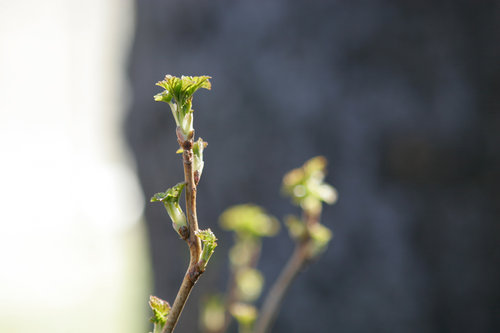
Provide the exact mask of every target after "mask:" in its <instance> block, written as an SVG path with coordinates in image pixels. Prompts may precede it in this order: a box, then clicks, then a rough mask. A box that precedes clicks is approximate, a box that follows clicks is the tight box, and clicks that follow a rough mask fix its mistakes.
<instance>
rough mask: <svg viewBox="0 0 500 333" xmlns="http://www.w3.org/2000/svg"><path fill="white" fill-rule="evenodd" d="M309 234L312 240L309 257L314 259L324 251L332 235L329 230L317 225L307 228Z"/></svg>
mask: <svg viewBox="0 0 500 333" xmlns="http://www.w3.org/2000/svg"><path fill="white" fill-rule="evenodd" d="M309 234H310V235H311V240H312V242H311V245H310V248H309V256H310V257H311V258H314V257H316V256H318V255H319V254H321V253H322V252H324V251H325V250H326V248H327V246H328V243H329V242H330V240H331V239H332V236H333V235H332V232H331V230H330V229H328V228H327V227H325V226H324V225H322V224H319V223H316V224H313V225H311V226H309Z"/></svg>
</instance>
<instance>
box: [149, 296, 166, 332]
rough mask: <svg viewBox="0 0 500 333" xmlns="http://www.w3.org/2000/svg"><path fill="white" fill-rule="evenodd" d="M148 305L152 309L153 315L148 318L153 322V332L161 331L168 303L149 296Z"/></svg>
mask: <svg viewBox="0 0 500 333" xmlns="http://www.w3.org/2000/svg"><path fill="white" fill-rule="evenodd" d="M149 306H150V307H151V310H153V317H151V319H150V320H151V322H152V323H153V324H154V333H156V332H161V330H162V329H163V327H164V326H165V323H166V322H167V317H168V313H169V312H170V304H168V302H167V301H164V300H162V299H161V298H158V297H156V296H149Z"/></svg>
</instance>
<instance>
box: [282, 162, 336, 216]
mask: <svg viewBox="0 0 500 333" xmlns="http://www.w3.org/2000/svg"><path fill="white" fill-rule="evenodd" d="M326 164H327V162H326V159H325V158H324V157H323V156H317V157H314V158H312V159H310V160H309V161H307V162H306V163H304V165H303V166H302V167H300V168H297V169H293V170H292V171H290V172H288V173H287V174H286V175H285V177H284V178H283V193H284V194H286V195H288V196H290V197H291V198H292V202H293V203H294V204H296V205H299V206H301V207H302V209H304V210H305V211H307V212H308V213H310V214H318V213H319V212H320V211H321V202H325V203H327V204H330V205H331V204H333V203H335V201H337V191H336V190H335V188H333V186H331V185H329V184H327V183H325V182H324V181H323V180H324V178H325V175H326V170H325V168H326Z"/></svg>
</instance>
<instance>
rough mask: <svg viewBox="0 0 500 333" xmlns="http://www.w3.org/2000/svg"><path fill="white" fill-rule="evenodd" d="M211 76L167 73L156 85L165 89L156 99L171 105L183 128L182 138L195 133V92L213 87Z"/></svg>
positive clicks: (176, 120)
mask: <svg viewBox="0 0 500 333" xmlns="http://www.w3.org/2000/svg"><path fill="white" fill-rule="evenodd" d="M210 78H211V77H210V76H181V77H180V78H179V77H176V76H172V75H166V76H165V79H164V80H163V81H160V82H158V83H157V84H156V85H158V86H160V87H162V88H164V89H165V90H164V91H162V92H161V93H159V94H156V95H155V96H154V99H155V101H158V102H165V103H168V104H169V105H170V108H171V110H172V114H173V116H174V119H175V123H176V125H177V127H179V128H180V129H181V134H182V138H183V139H184V140H187V139H189V138H191V137H192V133H193V109H192V99H193V94H194V93H195V92H196V91H197V90H198V89H201V88H203V89H208V90H210V89H211V87H212V86H211V83H210V80H209V79H210Z"/></svg>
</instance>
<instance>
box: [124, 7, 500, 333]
mask: <svg viewBox="0 0 500 333" xmlns="http://www.w3.org/2000/svg"><path fill="white" fill-rule="evenodd" d="M136 9H137V13H136V15H137V16H136V35H135V41H134V46H133V51H132V54H131V56H130V61H129V74H130V80H131V84H132V94H133V100H132V106H131V108H130V110H129V115H128V120H127V124H126V133H127V138H128V141H129V143H130V146H131V147H132V150H133V152H134V154H135V158H136V160H137V165H138V172H139V177H140V180H141V182H142V188H143V190H144V193H145V197H146V198H149V197H151V195H152V194H154V193H156V192H158V191H163V190H165V189H166V188H168V187H170V186H172V185H173V184H175V183H177V182H178V181H180V180H181V179H182V177H183V176H182V167H181V159H180V155H175V150H176V149H177V143H176V139H175V134H174V120H173V119H172V116H171V112H170V110H169V108H168V106H167V105H165V104H161V103H155V102H153V98H152V96H153V95H154V94H155V93H157V92H159V91H160V90H161V89H160V88H159V87H155V86H154V83H155V82H157V81H159V80H161V79H163V76H164V75H165V74H167V73H169V74H173V75H182V74H185V75H202V74H207V75H211V76H212V77H213V79H212V86H213V89H212V91H210V92H207V91H200V92H198V93H197V94H196V96H195V99H194V109H195V128H196V134H197V136H201V137H203V139H205V140H206V141H208V142H209V146H208V148H207V149H206V151H205V169H204V172H203V178H202V180H201V182H200V186H199V190H198V191H199V192H198V201H199V202H198V207H199V210H198V215H199V217H200V224H201V226H202V227H210V228H212V229H214V231H215V233H216V234H217V236H218V237H219V239H220V242H219V244H220V246H219V247H218V248H217V251H216V254H215V258H214V259H213V262H211V264H210V265H209V268H208V270H207V272H206V274H205V275H204V276H203V277H202V278H201V279H200V281H199V283H198V285H197V287H196V288H195V290H194V292H193V294H192V295H191V298H190V301H189V302H188V305H187V307H186V309H185V311H184V313H183V316H182V317H181V321H180V324H179V326H178V331H179V332H195V331H197V329H198V328H197V326H198V317H197V311H198V310H197V308H198V300H199V299H200V297H201V295H202V294H203V293H205V292H206V291H209V290H214V291H216V290H221V291H222V290H223V289H224V288H225V283H226V279H227V273H228V267H227V260H226V258H227V250H228V249H229V247H230V245H231V243H232V238H231V235H229V234H225V233H224V232H223V231H221V230H220V229H219V228H218V227H217V219H218V216H219V214H220V213H221V212H222V211H223V210H224V209H225V208H226V207H227V206H229V205H232V204H237V203H245V202H254V203H257V204H259V205H262V206H264V207H266V208H267V210H268V211H269V212H270V213H272V214H273V215H275V216H277V217H279V218H282V217H283V216H285V215H286V214H289V213H297V208H295V207H293V206H291V205H290V203H289V201H288V200H287V199H285V198H282V197H281V196H280V191H279V189H280V184H281V178H282V176H283V174H284V173H285V172H286V171H288V170H290V169H292V168H295V167H298V166H300V165H301V164H302V163H303V162H304V161H305V160H307V159H308V158H310V157H312V156H316V155H324V156H326V157H327V159H328V160H329V166H328V169H329V174H328V176H327V181H328V182H329V183H331V184H333V185H334V186H336V188H337V189H338V191H339V194H340V199H339V201H338V203H337V204H336V205H334V206H331V207H330V206H328V207H325V209H324V214H323V223H324V224H326V225H327V226H328V227H330V228H331V229H333V231H334V235H335V236H334V239H333V241H332V244H331V246H330V247H329V248H328V250H327V252H326V253H325V254H324V255H323V256H322V257H321V259H320V260H319V261H318V262H316V263H314V264H313V265H311V266H310V267H308V269H307V270H306V271H304V272H303V273H302V274H301V275H300V276H299V278H298V279H297V280H296V281H295V283H294V285H293V286H292V288H291V290H290V292H289V294H288V296H287V297H286V300H285V302H284V304H283V307H282V311H281V313H280V314H279V316H278V318H277V321H276V324H275V327H274V330H273V332H500V283H499V281H500V265H499V263H500V260H499V259H500V242H499V241H500V224H499V223H498V222H499V221H498V219H499V216H500V209H499V208H500V190H499V186H500V154H499V151H498V149H499V148H498V147H499V146H500V113H499V112H498V111H499V108H500V98H499V94H500V61H499V60H500V38H499V37H500V3H499V2H498V1H474V0H470V1H397V2H396V1H393V2H392V1H380V0H372V1H349V2H347V1H319V0H318V1H314V0H312V1H262V0H260V1H195V0H172V1H162V0H154V1H153V0H151V1H136ZM146 217H147V222H148V227H149V237H150V241H151V254H152V260H153V267H154V278H155V293H156V294H157V295H158V296H160V297H163V298H166V299H168V300H169V301H171V302H172V301H173V299H174V297H175V294H176V292H177V288H178V286H179V284H180V281H181V279H182V276H183V274H184V271H185V269H186V267H187V256H188V251H187V250H186V246H185V244H184V242H182V241H179V240H178V237H177V235H176V234H175V233H174V232H173V231H172V229H171V226H170V221H169V220H168V217H167V215H166V213H165V212H164V209H163V208H162V207H161V205H153V204H148V205H147V208H146ZM292 247H293V244H292V242H291V241H290V240H289V238H288V235H287V233H286V230H285V229H284V228H283V229H282V231H281V233H280V234H279V236H278V237H277V238H276V239H273V240H272V241H270V240H266V241H265V243H264V255H263V257H262V259H261V262H260V265H259V268H261V269H262V270H263V271H264V272H265V275H266V278H267V280H266V281H267V284H266V285H267V287H269V285H270V284H271V283H272V281H274V279H275V278H276V276H277V274H278V272H279V270H280V268H281V267H282V265H283V263H284V262H285V261H286V259H287V258H288V256H289V254H290V252H291V249H292Z"/></svg>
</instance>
